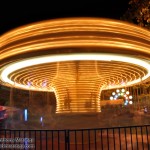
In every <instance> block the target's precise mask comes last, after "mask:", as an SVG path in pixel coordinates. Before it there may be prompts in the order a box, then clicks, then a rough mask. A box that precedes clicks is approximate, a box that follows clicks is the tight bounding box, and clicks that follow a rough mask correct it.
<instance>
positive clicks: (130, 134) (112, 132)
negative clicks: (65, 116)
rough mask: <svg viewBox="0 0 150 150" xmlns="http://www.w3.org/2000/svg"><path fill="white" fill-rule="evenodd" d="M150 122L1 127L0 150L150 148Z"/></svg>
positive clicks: (123, 149) (126, 149)
mask: <svg viewBox="0 0 150 150" xmlns="http://www.w3.org/2000/svg"><path fill="white" fill-rule="evenodd" d="M149 142H150V125H143V126H128V127H113V128H97V129H73V130H72V129H71V130H8V129H7V130H5V129H1V130H0V149H4V148H5V149H25V150H26V149H36V150H150V144H149Z"/></svg>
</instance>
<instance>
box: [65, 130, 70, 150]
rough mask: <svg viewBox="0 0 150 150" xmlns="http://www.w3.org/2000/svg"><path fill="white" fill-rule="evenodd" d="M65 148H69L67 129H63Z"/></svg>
mask: <svg viewBox="0 0 150 150" xmlns="http://www.w3.org/2000/svg"><path fill="white" fill-rule="evenodd" d="M65 148H66V150H70V142H69V130H65Z"/></svg>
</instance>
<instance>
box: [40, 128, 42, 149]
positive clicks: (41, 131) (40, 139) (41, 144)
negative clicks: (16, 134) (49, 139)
mask: <svg viewBox="0 0 150 150" xmlns="http://www.w3.org/2000/svg"><path fill="white" fill-rule="evenodd" d="M41 132H42V131H41V130H40V150H42V134H41Z"/></svg>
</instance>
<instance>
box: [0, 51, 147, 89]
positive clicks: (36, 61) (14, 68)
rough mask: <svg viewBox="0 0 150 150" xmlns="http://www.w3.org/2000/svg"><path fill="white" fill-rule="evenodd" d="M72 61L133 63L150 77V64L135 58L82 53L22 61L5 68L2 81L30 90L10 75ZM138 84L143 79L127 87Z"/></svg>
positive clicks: (132, 82)
mask: <svg viewBox="0 0 150 150" xmlns="http://www.w3.org/2000/svg"><path fill="white" fill-rule="evenodd" d="M72 60H97V61H119V62H127V63H131V64H135V65H138V66H141V67H144V68H145V69H146V70H147V72H148V73H147V74H146V75H145V76H144V77H143V78H142V80H145V79H147V78H149V77H150V64H149V63H148V62H147V61H144V60H141V59H138V58H133V57H130V56H122V55H114V54H102V53H97V54H95V53H93V54H92V53H90V54H88V53H81V54H66V55H49V56H41V57H36V58H30V59H26V60H21V61H18V62H15V63H12V64H9V65H7V66H5V68H3V70H2V73H1V79H2V81H4V82H7V83H9V84H11V85H14V84H15V86H16V87H20V88H25V89H28V87H27V86H25V85H21V84H18V83H14V82H13V81H12V80H11V79H9V77H8V76H9V74H11V73H13V72H14V71H17V70H19V69H22V68H26V67H29V66H34V65H39V64H44V63H52V62H63V61H72ZM138 82H141V79H136V80H133V81H130V82H128V83H127V85H132V84H135V83H138ZM118 87H122V85H114V86H113V87H112V88H118ZM108 88H111V87H105V89H108ZM31 89H34V87H31ZM37 90H42V88H39V89H37Z"/></svg>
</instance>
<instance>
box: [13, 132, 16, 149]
mask: <svg viewBox="0 0 150 150" xmlns="http://www.w3.org/2000/svg"><path fill="white" fill-rule="evenodd" d="M15 137H16V130H14V142H13V144H16V141H15ZM14 150H15V147H14Z"/></svg>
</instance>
